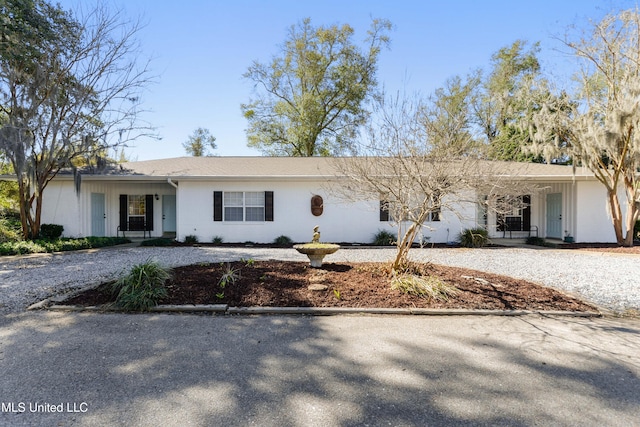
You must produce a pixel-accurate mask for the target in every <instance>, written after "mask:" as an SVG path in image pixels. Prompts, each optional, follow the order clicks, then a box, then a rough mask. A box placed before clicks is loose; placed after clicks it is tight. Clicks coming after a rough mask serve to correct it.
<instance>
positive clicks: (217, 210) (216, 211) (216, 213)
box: [213, 191, 222, 221]
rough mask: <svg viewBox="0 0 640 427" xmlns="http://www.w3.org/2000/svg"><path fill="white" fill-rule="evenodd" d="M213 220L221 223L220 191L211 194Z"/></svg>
mask: <svg viewBox="0 0 640 427" xmlns="http://www.w3.org/2000/svg"><path fill="white" fill-rule="evenodd" d="M213 220H214V221H222V191H214V192H213Z"/></svg>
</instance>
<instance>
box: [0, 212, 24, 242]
mask: <svg viewBox="0 0 640 427" xmlns="http://www.w3.org/2000/svg"><path fill="white" fill-rule="evenodd" d="M18 240H21V228H20V221H19V220H15V219H11V218H0V243H3V242H16V241H18Z"/></svg>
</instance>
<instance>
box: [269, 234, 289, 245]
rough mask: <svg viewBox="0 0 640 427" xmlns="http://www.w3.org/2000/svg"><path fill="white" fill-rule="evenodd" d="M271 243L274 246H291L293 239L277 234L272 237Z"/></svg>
mask: <svg viewBox="0 0 640 427" xmlns="http://www.w3.org/2000/svg"><path fill="white" fill-rule="evenodd" d="M273 244H274V245H276V246H291V245H293V240H291V239H290V238H289V237H288V236H284V235H283V236H278V237H276V238H275V239H273Z"/></svg>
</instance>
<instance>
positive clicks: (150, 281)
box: [112, 260, 171, 311]
mask: <svg viewBox="0 0 640 427" xmlns="http://www.w3.org/2000/svg"><path fill="white" fill-rule="evenodd" d="M170 277H171V271H170V270H169V269H167V268H164V267H162V266H160V265H159V264H158V263H157V262H155V261H149V260H147V261H146V262H144V263H142V264H137V265H134V266H133V267H132V268H131V271H130V272H129V273H128V274H127V275H125V276H123V277H121V278H120V279H119V280H118V281H117V282H115V283H114V284H113V285H112V292H113V293H114V294H115V295H116V305H117V306H118V307H120V308H122V309H123V310H127V311H149V310H150V309H151V308H152V307H155V306H156V305H158V301H160V300H161V299H162V298H164V297H166V296H167V288H166V287H165V282H166V281H167V280H168V279H169V278H170Z"/></svg>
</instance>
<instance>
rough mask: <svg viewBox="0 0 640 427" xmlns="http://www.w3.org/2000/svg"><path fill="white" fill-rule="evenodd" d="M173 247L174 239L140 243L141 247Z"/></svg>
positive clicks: (150, 240)
mask: <svg viewBox="0 0 640 427" xmlns="http://www.w3.org/2000/svg"><path fill="white" fill-rule="evenodd" d="M171 245H173V240H172V239H167V238H165V237H160V238H158V239H149V240H143V241H142V242H140V246H171Z"/></svg>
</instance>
